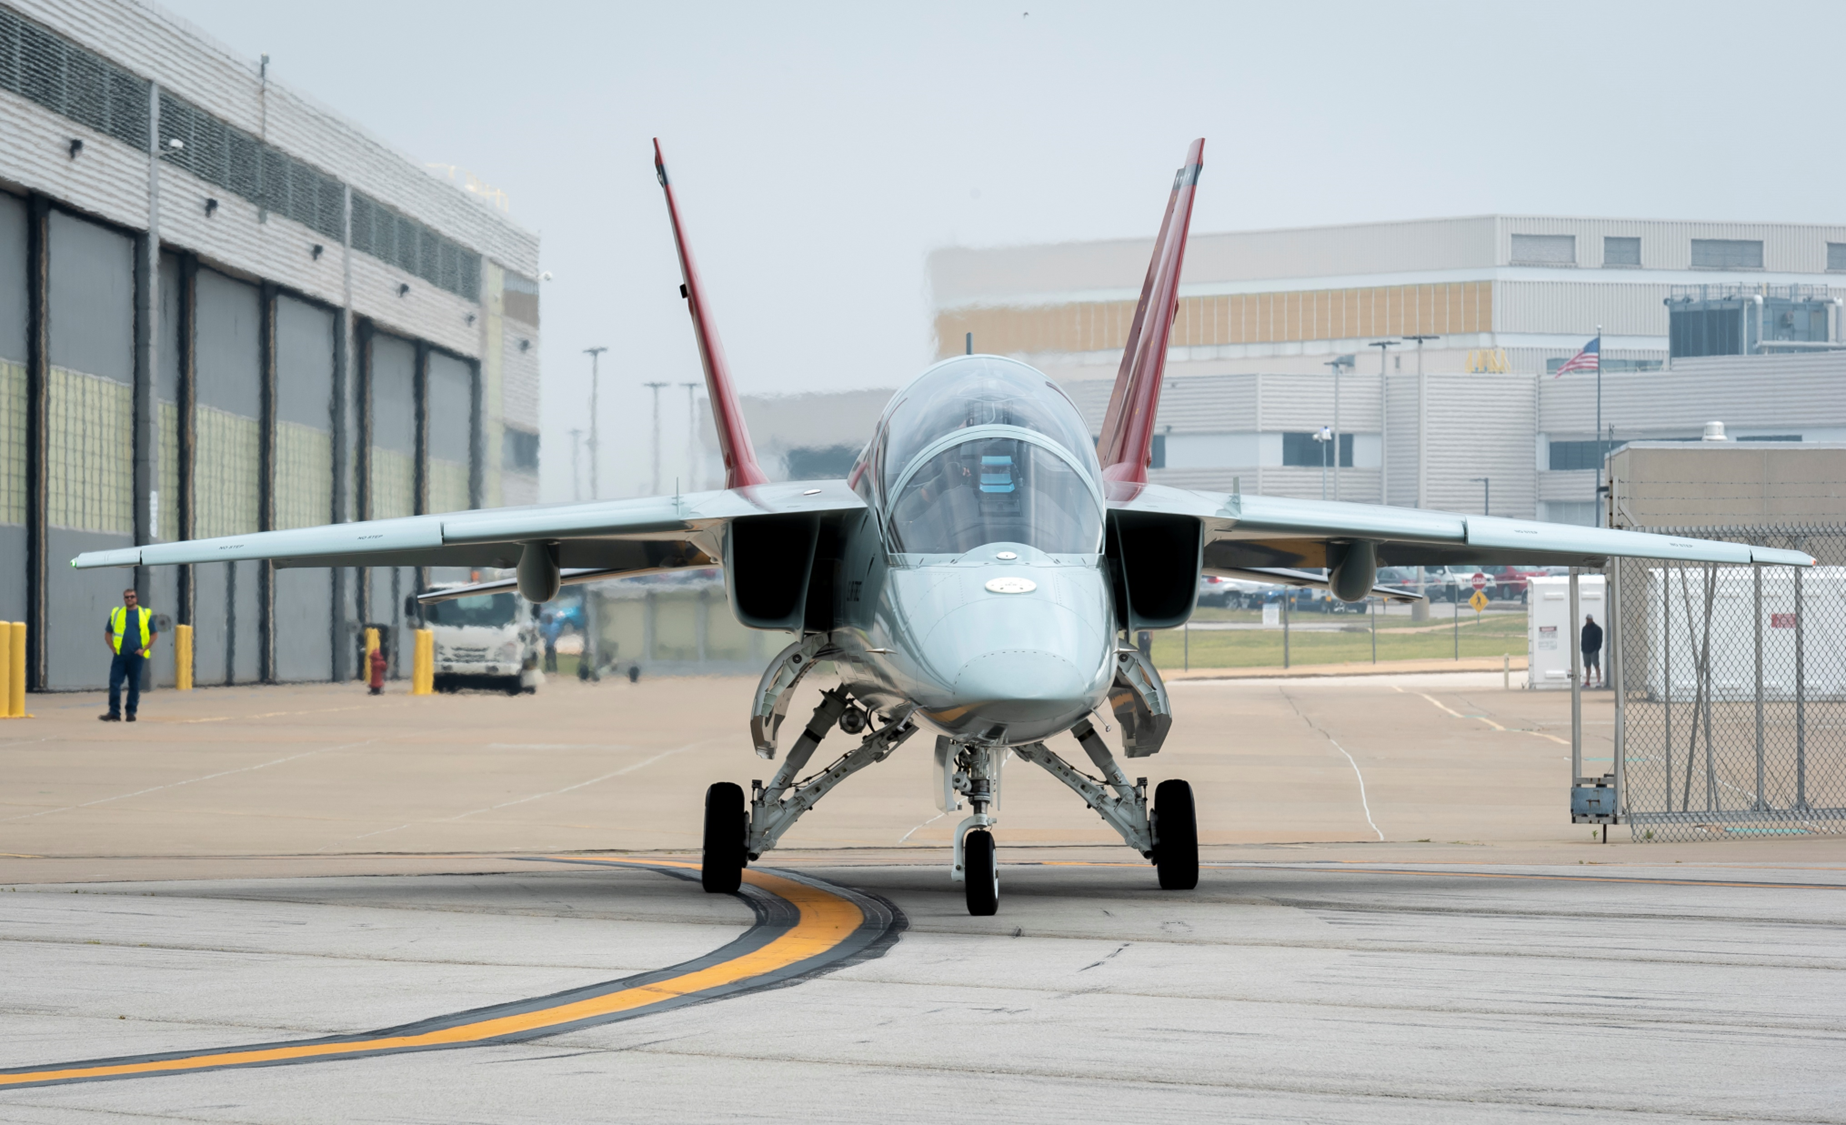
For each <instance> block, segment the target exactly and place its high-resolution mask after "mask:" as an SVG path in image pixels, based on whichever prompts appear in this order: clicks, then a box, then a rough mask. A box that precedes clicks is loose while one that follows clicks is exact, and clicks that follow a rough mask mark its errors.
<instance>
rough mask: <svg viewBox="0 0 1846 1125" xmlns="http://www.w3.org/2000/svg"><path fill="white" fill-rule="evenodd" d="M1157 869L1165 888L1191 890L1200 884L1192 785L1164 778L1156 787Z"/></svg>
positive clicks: (1155, 860) (1155, 866)
mask: <svg viewBox="0 0 1846 1125" xmlns="http://www.w3.org/2000/svg"><path fill="white" fill-rule="evenodd" d="M1154 837H1155V843H1154V870H1155V871H1157V872H1158V873H1159V875H1160V889H1161V890H1163V891H1189V890H1191V889H1192V888H1194V887H1196V886H1198V885H1199V818H1198V815H1197V813H1196V812H1195V811H1194V808H1193V804H1192V786H1191V785H1189V784H1187V783H1186V782H1184V781H1177V780H1173V781H1163V782H1161V783H1160V785H1159V786H1158V787H1156V788H1155V790H1154Z"/></svg>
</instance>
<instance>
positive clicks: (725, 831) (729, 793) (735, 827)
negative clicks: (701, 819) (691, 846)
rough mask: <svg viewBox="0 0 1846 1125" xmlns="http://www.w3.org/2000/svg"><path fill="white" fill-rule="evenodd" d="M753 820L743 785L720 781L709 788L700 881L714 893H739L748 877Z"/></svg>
mask: <svg viewBox="0 0 1846 1125" xmlns="http://www.w3.org/2000/svg"><path fill="white" fill-rule="evenodd" d="M749 824H750V822H749V820H748V819H747V818H746V817H745V815H744V791H743V787H742V786H739V785H736V784H733V783H732V782H729V781H720V782H718V783H716V784H714V785H713V786H712V787H711V788H710V789H707V790H706V791H705V857H704V863H703V864H702V865H701V866H700V868H699V885H700V886H702V887H704V888H705V890H706V891H707V892H708V893H710V894H715V895H729V894H736V893H737V888H738V887H741V886H742V885H743V881H744V861H745V856H744V848H745V846H746V844H747V843H748V837H749V831H750V829H749Z"/></svg>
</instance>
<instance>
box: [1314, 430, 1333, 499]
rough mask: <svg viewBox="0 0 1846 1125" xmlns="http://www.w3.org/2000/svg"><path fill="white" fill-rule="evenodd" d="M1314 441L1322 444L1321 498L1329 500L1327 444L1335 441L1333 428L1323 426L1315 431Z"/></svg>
mask: <svg viewBox="0 0 1846 1125" xmlns="http://www.w3.org/2000/svg"><path fill="white" fill-rule="evenodd" d="M1314 440H1315V441H1317V442H1319V443H1320V498H1321V499H1322V500H1325V499H1326V498H1327V443H1328V442H1329V441H1331V440H1333V430H1332V428H1331V427H1328V426H1322V427H1321V428H1320V429H1318V430H1315V431H1314Z"/></svg>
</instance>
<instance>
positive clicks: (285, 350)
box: [272, 296, 338, 681]
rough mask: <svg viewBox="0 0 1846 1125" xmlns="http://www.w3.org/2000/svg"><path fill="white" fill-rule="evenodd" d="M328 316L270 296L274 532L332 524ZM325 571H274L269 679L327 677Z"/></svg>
mask: <svg viewBox="0 0 1846 1125" xmlns="http://www.w3.org/2000/svg"><path fill="white" fill-rule="evenodd" d="M336 346H337V341H336V336H335V334H334V315H333V313H332V312H330V311H328V310H326V309H323V308H320V307H318V306H316V305H311V304H308V303H307V302H305V301H299V300H296V299H295V298H293V297H288V296H279V297H277V298H276V475H275V490H276V495H275V524H276V527H277V528H279V529H280V528H291V527H318V526H320V525H321V524H325V523H331V522H332V521H333V355H334V348H335V347H336ZM332 616H333V572H332V571H331V570H329V569H327V568H325V567H306V568H299V569H297V568H282V569H278V570H277V571H276V572H275V608H274V615H273V618H272V620H273V622H274V629H275V635H274V639H273V643H274V646H275V649H274V651H275V658H276V667H275V678H276V679H278V680H294V681H302V680H325V679H330V678H332V676H333V646H334V634H335V631H336V629H338V623H337V622H335V621H331V620H330V618H332Z"/></svg>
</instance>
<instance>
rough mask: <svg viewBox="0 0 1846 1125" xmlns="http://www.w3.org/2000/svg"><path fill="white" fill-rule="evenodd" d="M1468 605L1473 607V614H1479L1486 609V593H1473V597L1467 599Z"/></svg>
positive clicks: (1479, 591) (1482, 591) (1480, 591)
mask: <svg viewBox="0 0 1846 1125" xmlns="http://www.w3.org/2000/svg"><path fill="white" fill-rule="evenodd" d="M1468 604H1469V605H1471V606H1473V607H1474V612H1476V613H1479V612H1480V611H1482V610H1483V609H1486V608H1487V593H1486V591H1484V590H1476V591H1474V596H1473V597H1472V598H1469V599H1468Z"/></svg>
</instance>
